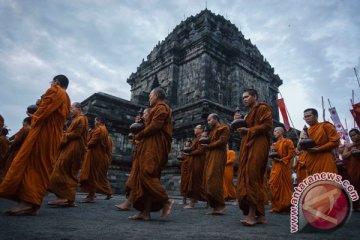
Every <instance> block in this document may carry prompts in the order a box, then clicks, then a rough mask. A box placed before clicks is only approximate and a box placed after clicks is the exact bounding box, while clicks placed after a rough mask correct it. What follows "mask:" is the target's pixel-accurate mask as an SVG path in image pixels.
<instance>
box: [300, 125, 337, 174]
mask: <svg viewBox="0 0 360 240" xmlns="http://www.w3.org/2000/svg"><path fill="white" fill-rule="evenodd" d="M307 132H308V137H309V138H311V139H312V140H314V141H315V144H316V147H318V148H319V150H320V152H316V153H313V152H308V151H305V152H306V153H307V154H304V159H305V167H306V169H307V172H308V174H309V175H312V174H314V173H321V172H332V173H337V168H336V162H335V156H334V154H333V152H332V151H333V150H335V148H337V147H338V146H339V144H340V137H339V134H338V133H337V132H336V129H335V127H334V125H332V124H331V123H329V122H321V123H317V124H316V125H314V126H311V127H309V129H308V131H307Z"/></svg>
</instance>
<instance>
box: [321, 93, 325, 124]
mask: <svg viewBox="0 0 360 240" xmlns="http://www.w3.org/2000/svg"><path fill="white" fill-rule="evenodd" d="M321 107H322V111H323V121H324V122H325V107H324V97H323V96H321Z"/></svg>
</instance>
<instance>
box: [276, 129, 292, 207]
mask: <svg viewBox="0 0 360 240" xmlns="http://www.w3.org/2000/svg"><path fill="white" fill-rule="evenodd" d="M283 133H284V129H283V128H282V127H277V128H275V129H274V136H275V138H276V139H277V142H276V143H274V150H275V151H276V152H277V153H278V154H279V158H276V157H275V158H272V160H273V163H272V166H271V172H270V192H271V210H272V211H273V212H279V213H280V212H288V211H290V205H291V196H292V193H293V189H294V186H293V183H292V177H291V166H290V161H291V159H292V158H293V157H294V154H295V147H294V143H293V142H292V141H291V140H290V139H289V138H285V137H284V135H283Z"/></svg>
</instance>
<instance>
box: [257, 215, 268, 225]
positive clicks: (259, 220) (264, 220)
mask: <svg viewBox="0 0 360 240" xmlns="http://www.w3.org/2000/svg"><path fill="white" fill-rule="evenodd" d="M256 223H257V224H266V218H265V216H260V217H256Z"/></svg>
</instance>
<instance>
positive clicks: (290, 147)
mask: <svg viewBox="0 0 360 240" xmlns="http://www.w3.org/2000/svg"><path fill="white" fill-rule="evenodd" d="M285 147H286V148H287V155H286V156H284V157H283V158H281V161H282V162H284V163H285V164H288V163H289V162H290V160H291V159H292V158H293V157H294V154H295V147H294V144H293V142H292V141H291V140H289V141H287V142H286V145H285Z"/></svg>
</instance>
